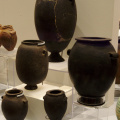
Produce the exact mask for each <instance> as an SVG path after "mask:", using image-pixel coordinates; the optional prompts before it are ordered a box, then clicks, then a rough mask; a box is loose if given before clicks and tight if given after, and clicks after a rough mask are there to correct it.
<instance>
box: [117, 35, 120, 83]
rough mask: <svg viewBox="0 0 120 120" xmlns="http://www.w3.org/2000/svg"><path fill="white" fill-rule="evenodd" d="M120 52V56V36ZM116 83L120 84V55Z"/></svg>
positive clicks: (119, 43)
mask: <svg viewBox="0 0 120 120" xmlns="http://www.w3.org/2000/svg"><path fill="white" fill-rule="evenodd" d="M118 54H119V56H120V37H119V40H118ZM116 84H120V57H119V58H118V69H117V74H116Z"/></svg>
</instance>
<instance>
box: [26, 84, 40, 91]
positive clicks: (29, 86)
mask: <svg viewBox="0 0 120 120" xmlns="http://www.w3.org/2000/svg"><path fill="white" fill-rule="evenodd" d="M37 88H38V87H37V85H26V86H25V89H27V90H36V89H37Z"/></svg>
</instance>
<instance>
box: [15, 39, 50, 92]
mask: <svg viewBox="0 0 120 120" xmlns="http://www.w3.org/2000/svg"><path fill="white" fill-rule="evenodd" d="M16 71H17V74H18V77H19V79H20V80H21V81H22V82H23V83H26V84H27V86H25V88H26V89H28V90H34V89H37V84H38V83H41V82H43V81H44V79H45V78H46V76H47V72H48V53H47V49H46V47H45V42H44V41H40V40H25V41H23V42H22V43H21V45H20V46H19V48H18V51H17V55H16Z"/></svg>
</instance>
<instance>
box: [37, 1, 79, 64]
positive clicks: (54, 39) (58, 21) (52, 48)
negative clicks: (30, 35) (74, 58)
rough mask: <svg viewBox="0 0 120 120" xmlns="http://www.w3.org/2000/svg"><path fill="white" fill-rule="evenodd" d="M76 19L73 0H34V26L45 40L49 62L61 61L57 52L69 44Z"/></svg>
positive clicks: (39, 35)
mask: <svg viewBox="0 0 120 120" xmlns="http://www.w3.org/2000/svg"><path fill="white" fill-rule="evenodd" d="M76 20H77V11H76V4H75V0H36V5H35V27H36V31H37V34H38V37H39V38H40V39H41V40H44V41H45V42H46V47H47V49H48V51H49V52H51V54H50V56H49V62H62V61H64V59H63V58H62V57H61V56H60V54H59V52H61V51H63V50H64V49H65V48H66V47H67V46H68V44H69V42H70V41H71V39H72V36H73V34H74V30H75V26H76Z"/></svg>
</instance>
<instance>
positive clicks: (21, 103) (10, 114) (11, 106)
mask: <svg viewBox="0 0 120 120" xmlns="http://www.w3.org/2000/svg"><path fill="white" fill-rule="evenodd" d="M9 91H10V90H9ZM9 91H7V92H9ZM12 91H13V90H12ZM14 91H16V90H14ZM2 98H3V99H2V105H1V107H2V112H3V114H4V116H5V118H6V119H7V120H24V118H25V117H26V115H27V111H28V101H27V99H26V97H25V96H24V95H23V94H22V95H21V96H17V95H14V96H13V95H5V96H3V97H2Z"/></svg>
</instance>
